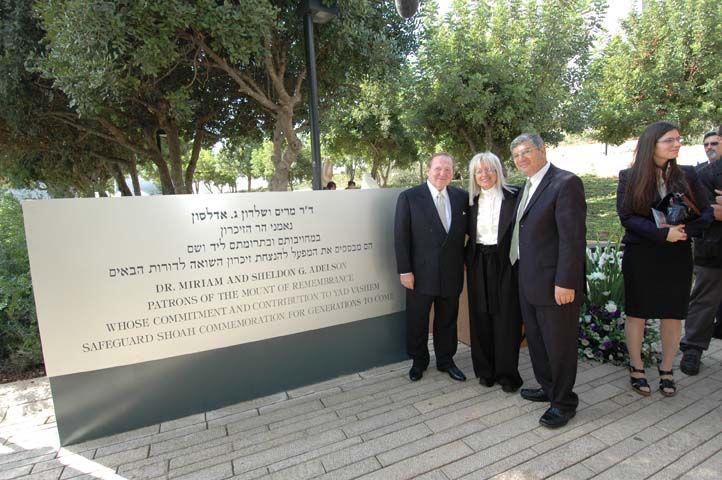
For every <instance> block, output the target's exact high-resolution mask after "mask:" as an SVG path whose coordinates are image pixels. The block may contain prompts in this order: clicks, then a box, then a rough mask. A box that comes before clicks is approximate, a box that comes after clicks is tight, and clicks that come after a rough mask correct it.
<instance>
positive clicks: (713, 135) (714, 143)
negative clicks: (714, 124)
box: [697, 130, 722, 169]
mask: <svg viewBox="0 0 722 480" xmlns="http://www.w3.org/2000/svg"><path fill="white" fill-rule="evenodd" d="M720 140H721V139H720V136H719V135H718V134H717V132H715V131H714V130H713V131H711V132H707V133H705V134H704V139H703V140H702V146H703V147H704V153H705V155H707V161H706V162H702V163H699V164H698V165H697V168H698V169H699V168H701V167H703V166H705V165H709V164H710V163H714V162H716V161H717V160H719V159H720V157H721V156H722V145H720Z"/></svg>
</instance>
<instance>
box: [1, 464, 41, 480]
mask: <svg viewBox="0 0 722 480" xmlns="http://www.w3.org/2000/svg"><path fill="white" fill-rule="evenodd" d="M32 469H33V466H32V465H23V466H21V467H14V468H8V469H3V470H0V480H8V479H10V478H17V477H20V476H22V475H27V474H29V473H30V470H32Z"/></svg>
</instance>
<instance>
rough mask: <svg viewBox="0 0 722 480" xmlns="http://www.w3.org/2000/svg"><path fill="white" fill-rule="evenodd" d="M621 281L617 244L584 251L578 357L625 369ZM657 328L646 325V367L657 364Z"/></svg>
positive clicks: (602, 245)
mask: <svg viewBox="0 0 722 480" xmlns="http://www.w3.org/2000/svg"><path fill="white" fill-rule="evenodd" d="M623 310H624V277H623V276H622V250H621V248H620V246H619V244H618V243H617V244H612V243H610V242H607V243H606V244H601V243H600V244H598V245H596V246H594V247H591V248H587V296H586V300H585V302H584V305H583V306H582V311H581V314H580V317H579V356H580V357H581V358H590V359H593V360H598V361H600V362H605V363H606V362H610V363H613V364H615V365H624V364H627V363H628V362H629V359H628V356H627V345H626V341H625V337H624V320H625V318H626V315H625V314H624V311H623ZM659 350H660V348H659V326H658V324H657V323H654V324H651V323H650V324H648V325H647V327H646V328H645V335H644V340H643V341H642V360H643V361H644V364H645V365H650V364H654V363H656V359H657V353H658V352H659Z"/></svg>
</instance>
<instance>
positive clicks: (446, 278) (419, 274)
mask: <svg viewBox="0 0 722 480" xmlns="http://www.w3.org/2000/svg"><path fill="white" fill-rule="evenodd" d="M446 191H447V192H448V195H449V202H450V204H451V225H450V226H449V232H448V234H447V232H446V230H444V226H443V225H442V224H441V219H439V214H438V212H437V211H436V205H435V203H434V199H433V198H432V197H431V192H429V187H428V186H427V184H426V183H423V184H421V185H419V186H416V187H413V188H410V189H408V190H405V191H403V192H401V194H400V195H399V198H398V201H397V202H396V217H395V221H394V247H395V250H396V266H397V269H398V272H399V273H409V272H411V273H413V274H414V291H415V292H418V293H421V294H424V295H433V296H442V297H453V296H457V297H458V296H459V294H461V290H462V288H463V287H464V239H465V236H466V229H467V218H468V215H467V213H468V205H467V204H468V199H469V197H468V195H467V193H466V192H465V191H464V190H461V189H460V188H456V187H452V186H448V187H446Z"/></svg>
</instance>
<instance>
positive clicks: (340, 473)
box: [316, 457, 381, 480]
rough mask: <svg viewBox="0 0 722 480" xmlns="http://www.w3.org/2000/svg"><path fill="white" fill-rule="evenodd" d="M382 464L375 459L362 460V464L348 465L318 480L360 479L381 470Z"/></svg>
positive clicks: (317, 479)
mask: <svg viewBox="0 0 722 480" xmlns="http://www.w3.org/2000/svg"><path fill="white" fill-rule="evenodd" d="M380 468H381V464H380V463H379V462H378V461H377V460H376V458H374V457H370V458H367V459H365V460H361V461H360V462H356V463H352V464H351V465H346V466H345V467H341V468H339V469H338V470H333V471H331V472H328V473H326V474H324V475H321V476H320V477H316V480H351V479H354V478H358V477H360V476H362V475H365V474H367V473H370V472H373V471H376V470H379V469H380Z"/></svg>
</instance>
